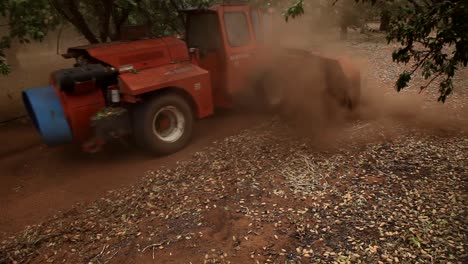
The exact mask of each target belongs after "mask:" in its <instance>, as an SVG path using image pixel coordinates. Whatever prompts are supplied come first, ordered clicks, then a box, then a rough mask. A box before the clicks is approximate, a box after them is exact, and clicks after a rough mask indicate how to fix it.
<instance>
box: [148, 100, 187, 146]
mask: <svg viewBox="0 0 468 264" xmlns="http://www.w3.org/2000/svg"><path fill="white" fill-rule="evenodd" d="M184 127H185V118H184V115H183V114H182V112H181V111H180V110H179V109H177V108H176V107H174V106H165V107H163V108H161V109H160V110H159V111H158V112H157V113H156V115H154V118H153V133H154V134H155V135H156V136H157V137H158V138H159V139H160V140H162V141H165V142H168V143H172V142H175V141H177V140H179V139H180V138H181V137H182V135H183V134H184Z"/></svg>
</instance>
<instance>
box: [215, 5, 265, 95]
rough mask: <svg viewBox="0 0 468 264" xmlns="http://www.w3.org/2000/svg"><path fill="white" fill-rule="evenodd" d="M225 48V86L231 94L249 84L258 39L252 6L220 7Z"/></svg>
mask: <svg viewBox="0 0 468 264" xmlns="http://www.w3.org/2000/svg"><path fill="white" fill-rule="evenodd" d="M218 12H219V18H220V24H221V31H222V35H223V45H224V50H225V55H226V59H225V63H226V64H225V69H226V75H225V88H226V91H227V93H228V94H229V95H234V94H236V93H238V92H240V91H241V90H242V89H243V88H245V87H246V86H247V80H248V77H249V72H251V66H252V63H253V62H254V61H253V59H254V56H255V50H256V41H255V36H254V32H253V27H252V23H251V13H250V7H248V6H222V7H221V8H219V9H218Z"/></svg>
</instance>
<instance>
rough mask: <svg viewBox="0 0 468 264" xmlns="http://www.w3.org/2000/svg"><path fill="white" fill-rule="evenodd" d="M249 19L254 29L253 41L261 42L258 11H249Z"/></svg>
mask: <svg viewBox="0 0 468 264" xmlns="http://www.w3.org/2000/svg"><path fill="white" fill-rule="evenodd" d="M250 19H251V20H252V26H253V29H254V33H255V39H256V40H257V41H261V40H262V38H263V36H262V28H261V27H262V25H261V22H260V18H259V15H258V11H257V10H255V9H254V10H252V11H250Z"/></svg>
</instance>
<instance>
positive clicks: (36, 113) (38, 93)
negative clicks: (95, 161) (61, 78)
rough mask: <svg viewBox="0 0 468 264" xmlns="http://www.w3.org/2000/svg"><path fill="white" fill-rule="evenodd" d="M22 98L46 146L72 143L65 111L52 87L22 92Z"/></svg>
mask: <svg viewBox="0 0 468 264" xmlns="http://www.w3.org/2000/svg"><path fill="white" fill-rule="evenodd" d="M22 97H23V103H24V106H25V107H26V110H27V112H28V114H29V117H30V118H31V120H32V122H33V123H34V126H35V127H36V129H37V130H38V131H39V133H40V135H41V137H42V139H43V140H44V142H45V143H46V144H47V145H48V146H57V145H61V144H66V143H70V142H72V140H73V135H72V131H71V129H70V126H69V124H68V121H67V118H66V116H65V111H64V109H63V106H62V103H61V101H60V98H59V96H58V95H57V93H56V92H55V90H54V88H53V87H52V86H44V87H36V88H31V89H27V90H24V91H23V93H22Z"/></svg>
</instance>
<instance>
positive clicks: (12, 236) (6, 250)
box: [0, 39, 468, 264]
mask: <svg viewBox="0 0 468 264" xmlns="http://www.w3.org/2000/svg"><path fill="white" fill-rule="evenodd" d="M349 46H350V47H349V48H351V49H352V51H353V53H354V55H356V56H360V58H362V59H365V60H366V65H367V69H370V70H369V71H367V72H366V74H369V75H372V79H373V80H375V81H373V82H372V83H367V84H366V86H367V88H369V87H371V88H374V89H377V90H378V91H379V92H378V93H376V94H373V95H372V96H368V98H367V99H366V100H367V102H366V101H365V104H367V106H366V107H370V108H367V111H366V113H367V114H366V115H362V116H360V117H359V118H354V119H349V120H346V122H344V123H343V124H340V126H338V127H333V128H332V129H331V130H326V131H325V133H321V134H316V133H309V130H304V128H307V129H312V130H313V129H314V122H312V121H310V120H303V122H302V125H304V124H305V126H301V124H296V123H289V122H287V120H286V121H285V120H284V119H280V118H278V117H274V116H257V115H252V114H250V113H245V112H243V113H236V112H234V113H229V112H228V113H222V114H221V115H217V116H216V117H213V118H210V119H207V120H204V121H202V122H200V123H199V124H198V129H197V130H198V132H197V133H198V135H196V136H195V141H194V142H193V143H192V144H191V145H190V146H189V147H188V148H187V149H186V150H184V151H182V152H180V153H177V154H175V155H171V156H169V157H164V158H160V159H149V158H147V157H145V156H143V155H141V154H140V153H139V152H138V151H137V150H135V149H133V148H131V147H123V146H114V147H112V148H111V149H108V150H106V151H105V152H103V153H100V154H98V155H95V156H88V155H85V154H82V153H80V152H79V151H78V150H76V149H74V148H72V147H63V148H57V149H46V148H44V147H43V146H42V145H40V144H38V139H37V138H36V137H35V136H34V135H33V134H31V133H32V132H31V130H30V128H28V127H27V126H23V127H20V128H11V129H8V128H6V129H3V132H0V133H4V134H3V135H6V136H8V137H12V138H15V139H16V142H19V141H21V144H16V143H5V144H4V145H5V146H8V149H9V150H8V151H7V152H5V153H2V154H0V155H1V161H0V168H1V172H2V174H1V179H0V180H1V181H2V182H1V186H0V188H1V189H0V191H1V194H0V196H1V198H0V201H1V205H0V206H1V208H0V210H1V212H2V219H1V220H0V221H1V222H0V228H1V231H2V234H1V237H0V238H1V239H2V241H1V242H0V263H1V264H3V263H233V264H234V263H460V264H461V263H467V262H468V254H467V247H466V246H467V244H468V238H467V236H468V234H467V232H466V226H467V209H468V208H467V204H468V203H467V195H466V190H467V189H468V185H467V175H468V173H467V170H466V168H467V166H468V154H467V153H468V133H467V132H468V130H467V125H468V119H467V117H468V112H467V111H468V107H467V104H468V93H467V92H466V87H467V82H466V80H467V79H466V78H459V79H457V80H456V85H457V87H461V88H459V90H457V92H456V93H455V94H454V96H453V97H451V98H450V101H449V103H448V104H447V105H444V106H441V105H440V104H437V103H435V102H434V101H435V100H436V97H435V96H436V93H437V90H436V89H432V90H431V91H428V92H427V93H423V94H421V95H418V94H417V92H415V88H416V90H417V87H418V81H420V80H418V79H416V81H417V82H416V84H413V86H412V87H410V89H408V92H406V91H405V92H403V93H402V94H400V95H398V96H397V95H395V94H394V91H393V90H392V89H391V87H392V81H393V80H395V77H396V76H397V74H398V73H399V72H400V71H401V69H402V68H401V67H397V66H395V65H394V64H391V57H390V52H391V49H392V48H391V47H388V46H385V45H382V43H380V42H372V41H370V40H369V39H367V40H366V41H365V42H362V41H359V42H356V43H351V44H350V45H349ZM462 76H463V75H462ZM432 88H434V87H432ZM434 91H435V92H434ZM414 95H416V96H417V97H415V96H414ZM369 105H370V106H369ZM298 130H301V133H297V131H298ZM8 142H13V140H11V141H10V140H9V141H8ZM122 150H125V151H122ZM27 225H31V226H29V227H26V226H27Z"/></svg>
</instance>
